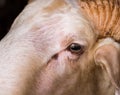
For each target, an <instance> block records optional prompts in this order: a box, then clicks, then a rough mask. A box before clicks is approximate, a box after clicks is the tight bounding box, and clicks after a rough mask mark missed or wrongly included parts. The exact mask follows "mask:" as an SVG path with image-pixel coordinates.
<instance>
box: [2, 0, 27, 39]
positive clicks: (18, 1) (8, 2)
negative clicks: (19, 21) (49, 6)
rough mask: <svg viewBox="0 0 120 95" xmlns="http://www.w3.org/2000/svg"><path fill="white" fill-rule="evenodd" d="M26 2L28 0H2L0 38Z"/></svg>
mask: <svg viewBox="0 0 120 95" xmlns="http://www.w3.org/2000/svg"><path fill="white" fill-rule="evenodd" d="M26 4H27V0H0V40H1V39H2V38H3V37H4V36H5V35H6V33H7V32H8V31H9V29H10V26H11V24H12V23H13V21H14V19H15V18H16V16H17V15H18V14H19V13H20V12H21V11H22V10H23V8H24V7H25V5H26Z"/></svg>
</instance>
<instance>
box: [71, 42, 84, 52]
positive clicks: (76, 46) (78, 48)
mask: <svg viewBox="0 0 120 95" xmlns="http://www.w3.org/2000/svg"><path fill="white" fill-rule="evenodd" d="M69 50H70V51H71V52H72V53H80V54H81V53H82V52H83V47H82V46H81V45H79V44H77V43H72V44H71V45H70V46H69Z"/></svg>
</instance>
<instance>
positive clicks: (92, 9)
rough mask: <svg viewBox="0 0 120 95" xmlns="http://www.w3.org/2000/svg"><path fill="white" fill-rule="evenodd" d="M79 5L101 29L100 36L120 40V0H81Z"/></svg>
mask: <svg viewBox="0 0 120 95" xmlns="http://www.w3.org/2000/svg"><path fill="white" fill-rule="evenodd" d="M79 5H80V9H81V10H82V12H84V13H85V15H87V17H88V18H89V19H90V20H92V21H93V24H94V25H95V26H96V28H97V29H98V30H99V33H98V34H99V37H112V38H114V39H115V40H116V41H118V42H120V0H79Z"/></svg>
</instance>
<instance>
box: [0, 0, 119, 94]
mask: <svg viewBox="0 0 120 95" xmlns="http://www.w3.org/2000/svg"><path fill="white" fill-rule="evenodd" d="M57 4H58V5H57ZM95 31H97V30H96V29H95V28H94V26H93V25H92V24H91V23H90V22H89V21H88V20H87V18H85V17H84V15H83V14H82V12H81V11H80V10H79V9H78V8H77V7H76V3H75V2H74V1H71V0H61V1H56V0H33V1H32V0H31V1H30V3H29V4H28V5H27V6H26V8H25V9H24V11H23V12H22V13H21V14H20V15H19V16H18V17H17V19H16V20H15V22H14V23H13V25H12V27H11V29H10V31H9V33H8V34H7V35H6V37H5V38H3V39H2V40H1V42H0V95H88V94H89V95H120V94H119V89H120V81H119V80H120V60H119V55H120V46H119V44H118V43H117V42H115V41H114V40H113V39H111V38H104V39H102V40H99V39H97V34H95ZM74 46H76V47H77V48H75V47H74Z"/></svg>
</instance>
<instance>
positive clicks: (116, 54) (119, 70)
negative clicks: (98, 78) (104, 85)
mask: <svg viewBox="0 0 120 95" xmlns="http://www.w3.org/2000/svg"><path fill="white" fill-rule="evenodd" d="M94 60H95V63H96V64H98V65H100V66H101V67H102V68H103V69H105V71H106V72H107V74H108V76H109V78H110V80H111V83H112V84H113V85H114V86H115V87H116V90H117V91H118V92H120V50H119V47H117V46H116V45H115V44H112V43H111V44H106V45H102V46H100V47H99V48H97V50H96V52H95V55H94ZM118 92H117V93H118ZM116 95H120V93H119V94H116Z"/></svg>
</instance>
